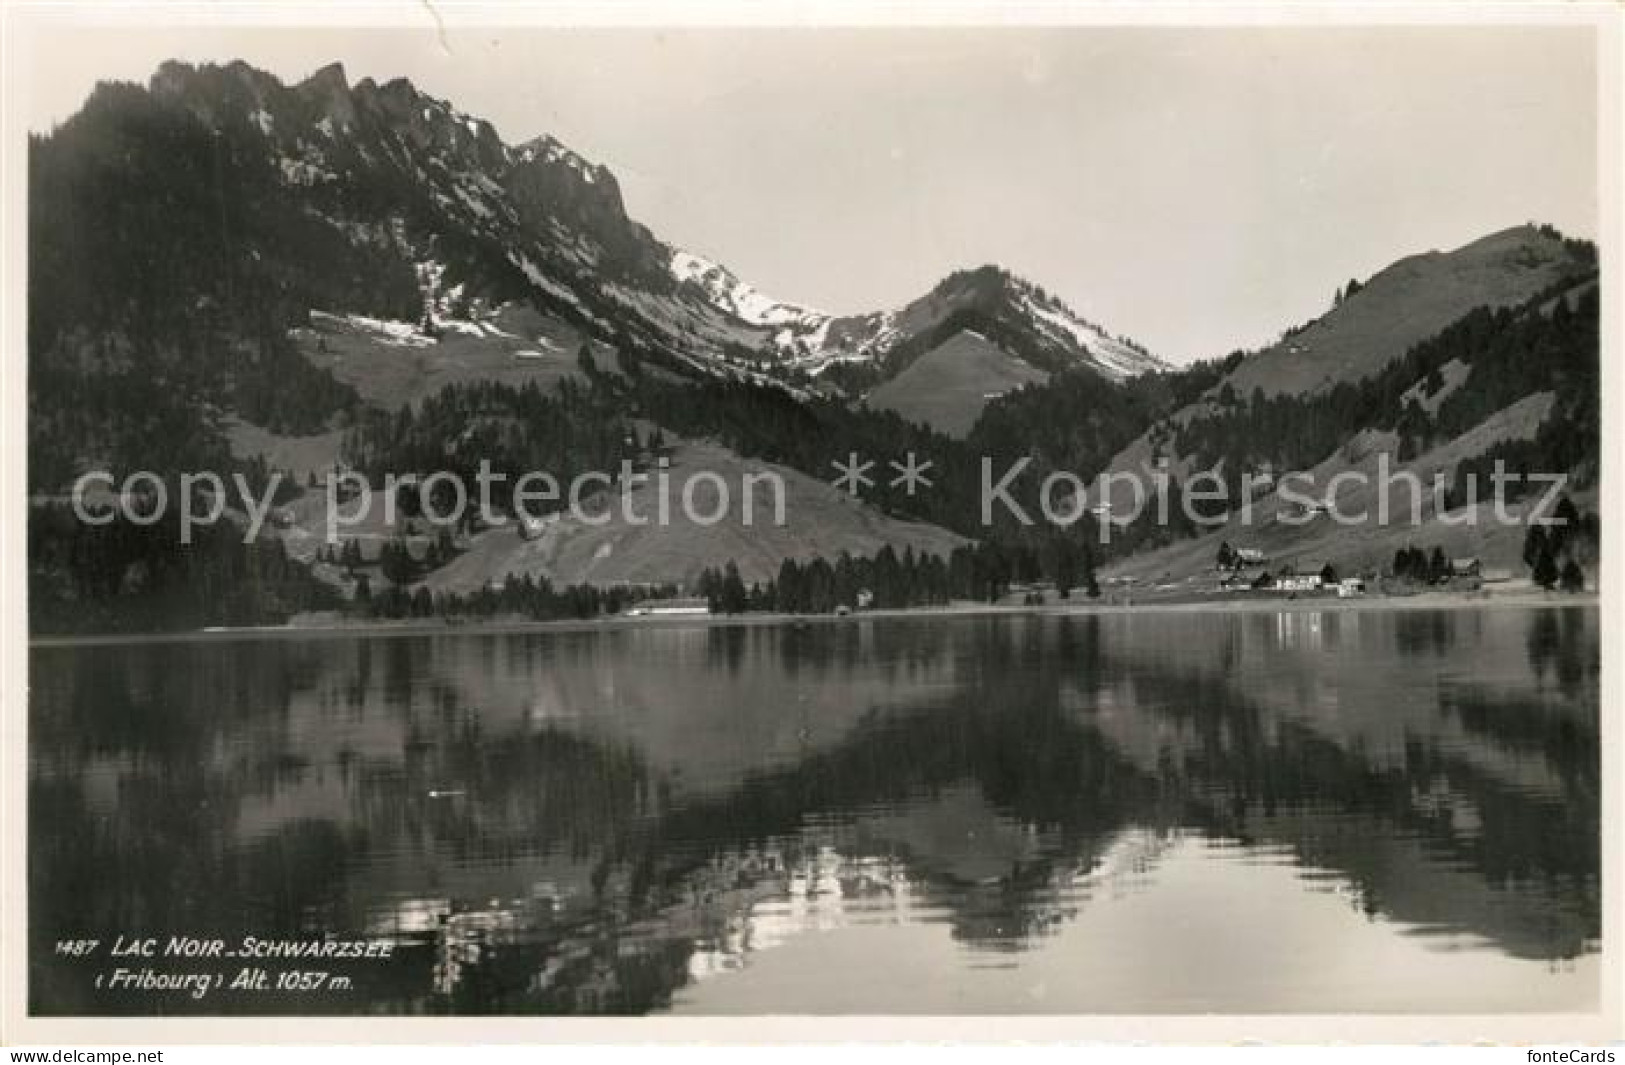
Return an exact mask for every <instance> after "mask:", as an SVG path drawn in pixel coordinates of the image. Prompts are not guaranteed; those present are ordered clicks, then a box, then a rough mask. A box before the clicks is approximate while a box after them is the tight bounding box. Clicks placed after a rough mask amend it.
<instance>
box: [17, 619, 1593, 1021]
mask: <svg viewBox="0 0 1625 1065" xmlns="http://www.w3.org/2000/svg"><path fill="white" fill-rule="evenodd" d="M1599 663H1600V645H1599V634H1598V613H1597V610H1596V609H1595V607H1531V608H1521V607H1504V608H1503V607H1482V608H1477V607H1475V608H1462V609H1448V610H1427V609H1395V610H1383V609H1361V610H1336V609H1330V610H1325V611H1319V612H1316V611H1313V610H1293V611H1283V612H1280V613H1275V612H1268V611H1262V612H1253V613H1230V614H1227V613H1199V614H1198V613H1190V614H1180V613H1146V614H1140V615H1134V614H1109V615H1086V614H1079V615H1073V616H1054V615H1048V616H1044V615H1010V616H966V617H957V618H956V617H943V616H934V617H918V618H901V619H849V620H845V621H840V622H818V623H813V624H809V625H801V626H794V625H784V624H760V625H738V626H707V625H702V624H695V625H691V626H690V625H682V624H671V625H666V624H654V625H649V626H647V627H637V626H626V627H619V628H603V629H599V630H589V631H526V632H490V631H486V632H481V631H478V630H455V631H447V632H445V633H432V634H429V633H422V632H419V633H413V634H387V635H377V634H371V635H348V634H337V635H334V634H319V635H311V636H284V635H278V636H267V637H263V638H258V637H256V638H234V639H190V640H188V639H178V640H173V641H157V642H147V643H137V644H103V645H92V644H85V645H77V646H50V647H48V646H37V647H35V648H33V649H32V650H31V653H30V666H31V674H32V675H31V703H30V719H29V728H30V738H29V752H30V756H29V800H30V810H29V832H30V840H29V855H30V869H29V908H30V969H29V977H30V985H29V998H30V1007H31V1010H32V1011H33V1012H35V1013H43V1014H171V1013H202V1014H225V1015H237V1014H249V1013H263V1014H352V1013H412V1014H476V1013H479V1014H486V1013H494V1014H508V1015H522V1014H596V1013H614V1014H639V1013H652V1012H670V1013H695V1014H758V1013H779V1014H784V1013H791V1014H820V1013H826V1014H843V1013H865V1014H886V1013H988V1014H999V1013H1193V1012H1194V1013H1202V1012H1247V1013H1306V1012H1435V1013H1437V1012H1473V1013H1504V1012H1509V1011H1511V1012H1518V1011H1540V1012H1550V1011H1566V1010H1592V1009H1595V1008H1596V1006H1597V997H1598V959H1599V955H1598V950H1599V937H1600V928H1601V916H1600V897H1601V895H1600V892H1601V886H1600V881H1601V876H1600V849H1601V841H1600V830H1599V792H1600V788H1601V771H1600V765H1599V745H1598V735H1599V725H1598V713H1599V696H1598V690H1599V688H1598V671H1599ZM245 936H251V937H254V938H255V939H256V940H257V941H261V942H262V943H263V942H269V943H272V944H277V943H280V942H281V941H283V940H289V941H294V942H295V944H296V945H297V944H298V943H304V942H307V941H311V940H315V941H327V942H332V943H335V944H338V943H343V944H355V945H358V949H359V946H369V947H371V948H372V949H373V950H374V952H375V955H376V954H377V953H379V952H382V951H387V952H388V956H387V957H379V956H374V957H370V958H369V957H361V958H352V957H343V956H337V954H330V955H328V956H326V957H320V956H318V958H317V959H316V960H311V959H309V958H305V959H300V960H288V959H286V958H264V957H257V956H255V952H256V951H257V950H260V949H263V948H262V947H254V946H248V945H245V944H243V939H244V937H245ZM170 937H190V938H191V939H194V940H197V941H199V942H201V943H204V944H207V943H208V942H210V941H214V940H217V941H220V942H222V943H224V945H225V953H224V954H222V955H220V956H217V957H207V956H203V957H197V956H186V955H185V954H184V953H182V954H180V955H166V953H165V952H166V951H167V950H168V949H169V946H170ZM88 939H96V940H97V941H98V945H97V946H96V947H94V948H89V949H88V951H86V952H81V953H75V951H76V950H79V949H80V948H76V947H73V946H72V945H71V943H69V941H76V940H88ZM147 940H151V941H152V942H151V943H150V944H147V947H146V953H143V952H142V950H141V949H140V948H141V946H142V944H143V943H145V942H146V941H147ZM115 941H117V942H119V943H120V944H122V947H123V949H124V950H126V951H129V952H130V953H127V954H125V955H123V956H120V957H116V958H115V957H113V956H112V955H111V953H110V952H111V950H112V945H113V944H114V943H115ZM317 946H318V947H319V946H320V942H318V943H317ZM177 949H183V948H177ZM196 949H206V948H196ZM278 949H282V948H280V947H279V948H278ZM330 949H331V950H332V951H339V950H340V949H344V950H348V949H350V948H349V947H348V946H346V947H343V948H340V947H337V946H335V947H333V948H330ZM119 970H123V971H124V973H125V974H126V975H124V976H122V977H117V978H115V977H114V974H115V972H117V971H119ZM143 973H145V974H146V975H145V976H143V975H142V974H143ZM289 974H293V975H291V976H290V975H289ZM312 974H320V977H319V978H318V977H317V976H316V975H312ZM183 976H190V977H200V978H201V979H202V980H203V981H204V982H205V990H206V993H202V994H198V993H196V990H195V988H193V987H173V988H172V987H165V986H158V985H161V984H163V983H164V980H165V978H166V977H167V978H172V979H175V980H177V981H178V979H179V978H180V977H183ZM98 980H100V986H98ZM209 981H215V982H214V983H212V984H210V983H208V982H209ZM115 984H116V985H117V986H114V985H115ZM234 984H236V985H238V986H235V987H234V986H233V985H234Z"/></svg>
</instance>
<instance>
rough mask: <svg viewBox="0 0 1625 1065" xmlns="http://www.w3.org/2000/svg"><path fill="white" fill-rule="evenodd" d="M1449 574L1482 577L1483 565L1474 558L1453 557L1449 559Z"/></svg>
mask: <svg viewBox="0 0 1625 1065" xmlns="http://www.w3.org/2000/svg"><path fill="white" fill-rule="evenodd" d="M1450 576H1452V577H1482V576H1484V567H1483V564H1482V563H1480V562H1479V560H1478V559H1476V558H1453V559H1451V560H1450Z"/></svg>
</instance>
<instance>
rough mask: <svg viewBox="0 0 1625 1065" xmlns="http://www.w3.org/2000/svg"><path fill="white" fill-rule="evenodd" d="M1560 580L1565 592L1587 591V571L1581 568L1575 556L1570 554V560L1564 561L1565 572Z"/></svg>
mask: <svg viewBox="0 0 1625 1065" xmlns="http://www.w3.org/2000/svg"><path fill="white" fill-rule="evenodd" d="M1559 581H1560V583H1561V586H1562V589H1563V590H1564V591H1565V592H1583V591H1585V587H1586V577H1585V571H1584V570H1582V569H1581V568H1580V564H1579V563H1578V562H1576V561H1574V558H1573V556H1570V557H1569V560H1568V561H1567V562H1565V563H1563V574H1562V576H1561V577H1560V578H1559Z"/></svg>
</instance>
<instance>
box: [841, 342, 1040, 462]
mask: <svg viewBox="0 0 1625 1065" xmlns="http://www.w3.org/2000/svg"><path fill="white" fill-rule="evenodd" d="M1048 379H1049V375H1048V374H1047V373H1045V372H1044V371H1042V370H1036V369H1034V368H1033V367H1031V366H1028V365H1027V364H1026V363H1025V362H1022V361H1021V360H1020V359H1017V358H1015V357H1014V356H1012V355H1009V354H1007V353H1006V352H1005V351H1004V350H1003V349H1001V348H999V347H998V346H997V345H995V344H992V343H990V342H989V341H988V340H986V339H985V338H983V337H982V336H980V335H979V334H976V333H972V332H970V331H968V330H965V331H961V332H959V333H955V334H954V335H953V336H952V337H950V338H949V339H948V340H946V341H944V342H943V343H942V344H939V345H938V346H937V347H935V348H933V349H932V350H931V351H929V352H927V353H926V354H925V355H923V356H921V357H920V358H919V359H917V360H916V361H915V362H914V364H913V365H911V366H910V367H909V368H908V369H906V370H904V371H903V372H902V373H900V374H898V375H897V376H896V377H894V378H892V379H891V380H890V381H887V382H886V383H884V384H882V385H881V386H880V387H878V388H876V389H875V390H874V391H873V392H872V393H870V395H869V405H870V406H871V407H876V408H879V409H882V410H893V411H896V412H897V413H898V414H901V415H902V416H903V417H905V418H907V419H909V420H910V421H915V422H924V423H925V424H927V425H929V426H931V427H932V428H933V429H936V430H938V431H939V432H943V433H946V434H948V435H949V436H955V437H960V438H963V437H964V436H966V435H967V434H968V433H969V432H970V430H971V426H973V425H975V424H976V419H977V418H979V417H981V414H982V408H983V407H985V406H987V401H988V395H989V394H990V393H992V394H998V393H1002V392H1008V391H1009V390H1010V389H1012V388H1017V387H1019V386H1021V385H1025V384H1031V383H1033V382H1040V381H1045V380H1048Z"/></svg>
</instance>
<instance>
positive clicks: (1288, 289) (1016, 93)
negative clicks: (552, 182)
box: [13, 24, 1597, 362]
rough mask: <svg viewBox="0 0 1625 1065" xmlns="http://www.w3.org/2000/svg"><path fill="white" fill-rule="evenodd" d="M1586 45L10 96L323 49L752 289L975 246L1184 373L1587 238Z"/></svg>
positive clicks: (441, 69) (1007, 59)
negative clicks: (1412, 290)
mask: <svg viewBox="0 0 1625 1065" xmlns="http://www.w3.org/2000/svg"><path fill="white" fill-rule="evenodd" d="M1594 46H1595V42H1594V39H1593V36H1592V34H1591V31H1590V30H1588V29H1584V28H1572V27H1561V28H1560V27H1547V28H1533V29H1532V28H1530V27H1527V26H1522V27H1506V28H1494V27H1477V28H1463V27H1445V28H1426V27H1389V28H1305V27H1286V28H1279V27H1278V28H1234V27H1208V28H1188V27H1186V28H1149V27H1134V28H1128V27H1067V28H1046V29H1039V28H1030V27H1018V28H985V27H984V28H943V29H924V28H896V27H892V28H881V29H830V28H821V29H799V30H791V29H699V28H689V29H677V30H666V31H660V30H655V29H652V28H634V29H626V28H621V29H592V30H587V29H577V30H568V29H535V28H530V29H523V30H497V29H492V28H481V27H474V26H462V27H460V26H457V25H452V26H450V27H448V28H447V29H446V30H445V32H444V35H443V36H442V34H441V33H440V32H438V31H437V29H435V28H433V27H432V26H430V25H428V24H426V25H425V27H424V28H423V29H422V30H404V29H403V30H376V29H351V30H339V29H322V30H309V29H305V30H299V31H289V30H284V29H264V28H259V29H242V28H238V29H222V28H207V27H204V28H187V29H176V28H174V27H165V28H150V27H141V26H133V25H132V26H123V27H120V28H118V29H116V30H90V29H85V28H82V27H76V28H74V29H73V30H71V31H65V30H52V31H48V32H45V31H42V32H40V33H39V34H38V35H36V36H33V37H31V39H30V41H29V46H28V48H27V50H26V54H21V55H20V58H21V64H20V65H21V66H22V67H23V70H22V71H21V77H17V76H16V75H15V73H14V80H13V91H14V92H18V93H20V94H21V95H22V96H23V98H24V99H23V102H22V106H23V107H24V112H23V113H24V114H25V115H27V116H28V121H29V123H30V125H31V127H32V128H34V129H36V130H46V129H49V128H50V127H51V125H53V124H54V123H57V122H60V121H62V120H63V119H65V118H66V117H68V116H69V115H71V114H72V113H73V112H74V111H75V110H77V109H78V107H79V106H80V105H81V104H82V102H83V100H84V98H85V96H86V95H87V94H88V93H89V91H90V89H91V88H92V86H93V85H94V84H95V83H96V82H97V81H98V80H103V79H117V80H126V81H140V82H144V81H146V79H147V78H148V77H149V76H150V75H151V73H152V72H153V70H155V69H156V68H157V66H158V64H159V63H160V62H162V61H163V60H164V59H167V58H181V59H189V60H194V61H202V60H213V61H221V62H224V61H227V60H230V59H234V58H241V59H244V60H246V61H248V62H249V63H251V64H253V65H255V66H259V67H262V68H264V69H267V70H269V71H271V72H272V73H274V74H276V75H278V76H279V77H281V78H282V79H283V80H285V81H297V80H299V79H301V78H303V77H304V76H306V75H308V74H309V73H310V72H312V71H314V70H315V69H317V68H319V67H321V66H323V65H325V64H327V63H328V62H331V61H333V60H338V61H341V62H342V63H343V64H344V65H345V68H346V71H347V73H348V75H349V77H350V79H351V81H352V82H354V81H356V80H359V79H360V78H362V77H365V76H371V77H373V78H375V79H377V80H380V81H382V80H387V79H390V78H394V77H402V76H404V77H407V78H409V79H411V80H412V82H413V83H415V84H416V85H417V86H418V88H419V89H421V90H423V91H425V92H428V93H431V94H433V95H435V96H438V97H442V98H444V99H447V100H449V101H450V102H451V103H452V104H453V105H454V106H455V107H457V108H458V109H460V110H462V111H465V112H468V113H470V114H473V115H477V116H479V117H482V118H485V119H488V120H489V121H490V122H491V123H492V124H493V125H494V126H495V127H496V129H497V131H498V132H499V133H500V134H502V136H503V137H504V139H505V140H508V141H509V142H510V143H517V142H520V141H524V140H527V139H529V138H531V137H533V136H536V135H538V134H541V133H551V134H553V135H554V136H556V137H558V138H559V139H560V140H562V141H564V142H565V143H566V144H568V145H570V146H571V147H573V148H575V149H576V150H577V151H579V152H580V153H581V154H583V155H585V156H586V157H588V158H589V159H592V160H593V161H596V162H601V163H604V164H606V165H608V166H609V167H610V168H611V169H612V170H613V171H614V172H615V174H616V176H617V178H618V179H619V181H620V184H621V188H622V191H623V194H624V196H625V199H626V203H627V208H628V211H629V213H630V214H631V215H632V216H633V217H634V218H636V219H638V220H639V221H641V222H643V223H645V224H646V225H648V226H649V227H650V228H651V229H652V230H653V231H654V232H655V234H656V235H657V236H659V237H660V238H662V239H663V240H666V241H667V242H669V243H672V244H675V245H678V246H681V247H685V248H688V249H689V250H691V251H694V252H697V253H699V254H702V255H705V256H707V257H710V258H713V259H715V260H717V261H719V262H721V263H723V264H725V265H726V266H728V267H729V268H730V269H732V270H733V271H734V272H735V273H736V274H738V275H739V276H740V277H741V278H743V279H745V280H747V281H749V282H751V283H752V284H754V285H755V286H757V287H758V288H759V289H761V290H763V291H765V292H767V293H769V294H771V295H773V296H776V297H779V298H781V299H786V300H790V301H793V302H798V303H803V304H806V305H810V306H813V307H817V308H819V309H822V310H827V311H830V312H835V313H857V312H863V311H870V310H876V309H882V308H887V307H893V306H898V305H900V304H902V303H905V302H907V301H908V300H910V299H913V298H914V297H916V296H918V295H920V294H922V293H923V292H925V291H926V290H927V289H929V288H930V287H931V286H932V285H933V284H935V283H936V282H937V281H938V280H939V279H940V278H941V277H942V276H943V275H945V274H947V273H949V272H950V271H952V270H954V269H957V268H962V267H969V266H975V265H980V264H982V263H989V262H991V263H998V264H1000V265H1003V266H1005V267H1008V268H1009V269H1011V270H1013V271H1015V272H1016V273H1019V274H1021V275H1023V276H1026V277H1028V278H1030V279H1031V280H1033V281H1035V282H1037V283H1038V284H1040V285H1042V286H1043V287H1044V288H1046V289H1048V290H1049V291H1050V292H1052V293H1054V294H1056V295H1058V296H1060V297H1061V298H1063V299H1065V300H1066V301H1067V302H1068V303H1070V304H1071V305H1072V307H1073V308H1074V310H1076V311H1078V312H1079V313H1080V314H1082V315H1083V316H1084V317H1086V318H1088V319H1090V320H1092V321H1094V322H1096V323H1098V324H1100V325H1103V326H1104V327H1106V328H1107V329H1108V330H1110V331H1111V332H1113V333H1120V334H1126V335H1128V336H1130V337H1133V338H1134V339H1136V340H1138V341H1140V342H1141V343H1143V344H1145V345H1147V346H1148V347H1149V348H1150V349H1151V350H1152V351H1154V352H1156V353H1157V354H1159V355H1162V356H1163V357H1165V358H1168V359H1170V360H1171V361H1175V362H1186V361H1189V360H1190V359H1193V358H1199V357H1213V356H1221V355H1224V354H1226V353H1228V352H1229V351H1231V350H1233V349H1235V348H1238V347H1254V346H1258V345H1260V344H1263V343H1266V342H1268V341H1270V340H1272V339H1273V338H1274V337H1276V336H1277V335H1279V334H1280V332H1281V331H1282V330H1283V329H1284V328H1285V327H1287V326H1288V325H1291V324H1294V323H1297V322H1301V321H1304V320H1307V319H1308V318H1311V317H1314V316H1315V315H1317V314H1319V313H1321V312H1322V311H1324V310H1325V309H1326V307H1327V306H1328V305H1329V303H1330V301H1331V297H1332V294H1333V292H1334V290H1335V289H1336V288H1338V287H1339V286H1340V285H1341V284H1342V283H1344V282H1345V281H1347V280H1348V279H1349V278H1351V277H1358V278H1362V279H1363V278H1365V277H1368V276H1369V275H1370V274H1372V273H1373V272H1375V271H1376V270H1378V269H1380V268H1381V267H1383V266H1385V265H1386V264H1388V263H1390V262H1392V261H1393V260H1395V259H1397V258H1400V257H1402V256H1404V255H1408V254H1412V253H1415V252H1421V251H1427V250H1429V249H1434V248H1437V249H1440V250H1448V249H1450V248H1454V247H1458V246H1460V245H1462V244H1465V243H1468V242H1469V241H1471V240H1473V239H1475V238H1477V237H1479V236H1482V235H1484V234H1486V233H1489V232H1493V231H1495V230H1498V229H1502V228H1505V227H1507V226H1511V225H1518V224H1521V223H1523V222H1527V221H1541V222H1551V223H1554V224H1556V225H1557V226H1558V227H1559V228H1560V229H1562V230H1564V231H1565V232H1567V233H1570V234H1572V235H1577V236H1584V237H1587V238H1591V239H1595V236H1596V230H1597V202H1596V199H1597V196H1596V170H1597V161H1596V160H1597V156H1596V152H1597V146H1596V124H1597V113H1596V111H1597V101H1596V87H1595V77H1596V57H1595V52H1594ZM18 55H19V54H18V53H14V58H16V57H17V56H18ZM14 70H15V68H14Z"/></svg>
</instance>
